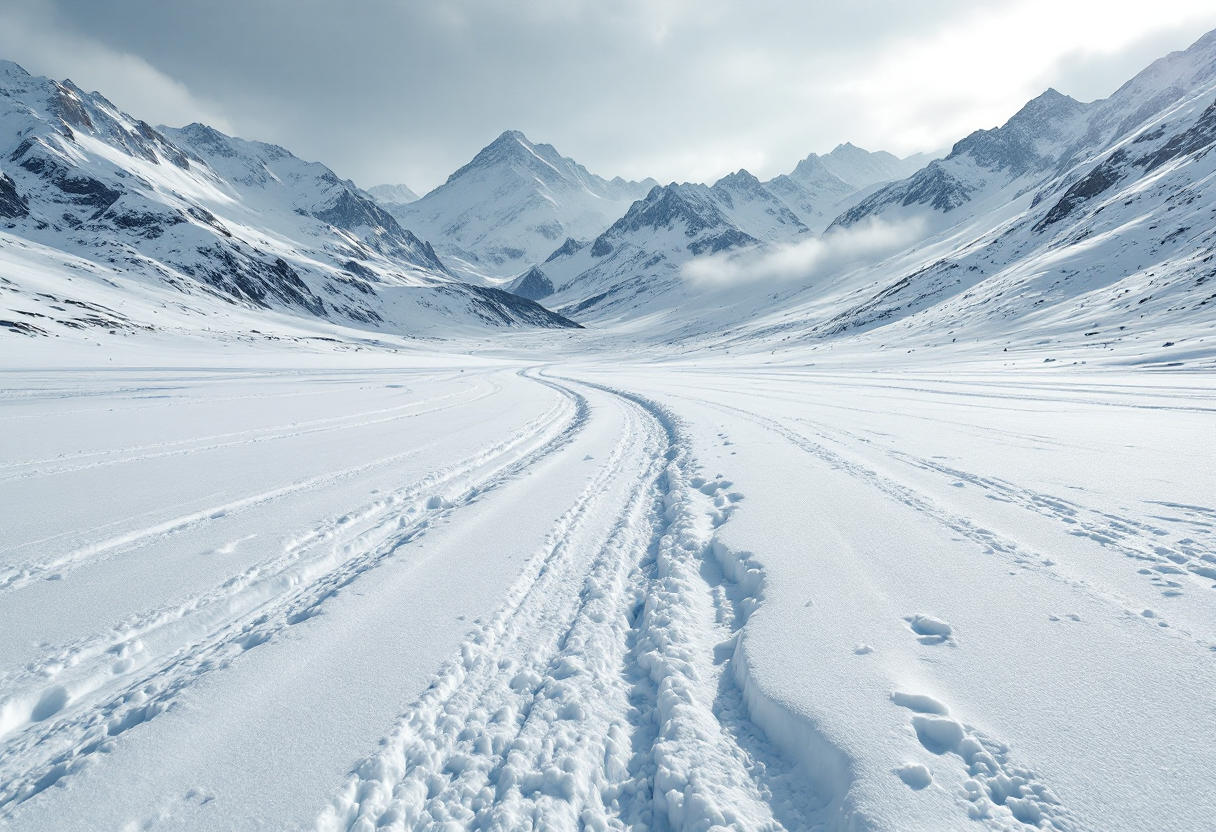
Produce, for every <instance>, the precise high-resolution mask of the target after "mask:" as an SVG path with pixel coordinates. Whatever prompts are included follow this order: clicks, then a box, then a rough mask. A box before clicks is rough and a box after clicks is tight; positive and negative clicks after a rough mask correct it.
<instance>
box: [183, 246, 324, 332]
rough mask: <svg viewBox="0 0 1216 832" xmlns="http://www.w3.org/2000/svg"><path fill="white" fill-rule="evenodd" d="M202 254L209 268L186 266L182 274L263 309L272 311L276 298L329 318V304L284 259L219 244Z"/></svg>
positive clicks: (206, 249) (199, 251)
mask: <svg viewBox="0 0 1216 832" xmlns="http://www.w3.org/2000/svg"><path fill="white" fill-rule="evenodd" d="M198 253H199V254H200V255H202V256H203V257H204V258H205V261H204V262H205V263H207V265H199V264H195V265H194V266H189V265H183V266H181V267H180V268H181V270H182V271H184V272H186V274H189V275H191V276H192V277H196V278H198V279H200V280H203V281H204V282H206V283H208V284H210V285H211V286H213V287H215V288H216V289H219V290H220V291H222V292H224V293H225V294H228V295H231V296H232V297H234V298H236V299H238V300H244V301H247V302H249V303H252V304H254V305H255V306H261V307H269V304H268V303H267V298H268V297H274V298H277V299H278V300H279V301H280V302H282V303H285V304H287V305H289V306H295V307H297V308H301V309H305V310H307V311H309V312H311V313H312V314H314V315H318V316H321V317H324V316H325V303H324V302H323V301H322V300H321V299H320V298H319V297H317V296H316V295H315V294H313V292H312V290H311V289H309V288H308V285H307V284H306V283H304V281H303V280H301V279H300V276H299V275H298V274H297V273H296V271H295V269H293V268H292V267H291V266H290V265H289V264H288V263H287V261H285V260H283V259H282V258H281V257H276V258H275V259H274V260H272V261H270V262H266V261H264V260H260V259H258V258H257V257H255V256H253V255H252V254H250V253H248V252H245V251H244V250H242V249H241V248H238V247H236V246H233V247H231V248H228V247H226V246H223V245H218V244H217V245H214V246H206V247H201V248H199V249H198Z"/></svg>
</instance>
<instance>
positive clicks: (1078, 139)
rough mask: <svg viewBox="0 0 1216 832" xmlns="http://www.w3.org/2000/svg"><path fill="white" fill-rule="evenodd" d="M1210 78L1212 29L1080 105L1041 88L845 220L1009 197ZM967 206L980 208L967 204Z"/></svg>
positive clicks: (1215, 41) (1214, 71)
mask: <svg viewBox="0 0 1216 832" xmlns="http://www.w3.org/2000/svg"><path fill="white" fill-rule="evenodd" d="M1214 78H1216V32H1211V33H1208V34H1207V35H1205V36H1204V37H1202V38H1200V39H1199V40H1198V41H1196V42H1195V43H1194V44H1192V45H1191V46H1190V47H1189V48H1188V49H1186V50H1185V51H1183V52H1175V53H1172V54H1170V55H1167V56H1166V57H1164V58H1161V59H1159V60H1157V61H1155V62H1154V63H1153V64H1152V65H1150V66H1149V67H1147V68H1146V69H1144V70H1143V71H1142V72H1140V73H1138V74H1137V75H1136V76H1135V77H1134V78H1132V79H1131V80H1130V81H1128V82H1127V83H1126V84H1124V85H1123V86H1122V87H1120V88H1119V89H1118V90H1116V91H1115V93H1114V94H1112V95H1111V96H1110V97H1109V98H1107V99H1104V100H1101V101H1095V102H1092V103H1089V104H1082V103H1081V102H1078V101H1076V100H1074V99H1072V98H1070V97H1068V96H1066V95H1062V94H1060V93H1058V92H1056V91H1055V90H1052V89H1049V90H1047V91H1046V92H1045V93H1043V94H1042V95H1040V96H1039V97H1038V98H1035V99H1034V100H1033V101H1031V102H1029V103H1028V104H1026V106H1025V107H1023V108H1022V109H1021V110H1020V111H1018V112H1017V113H1016V114H1015V115H1014V116H1013V117H1012V118H1010V119H1009V121H1008V122H1006V123H1005V124H1004V125H1003V126H1001V127H998V128H994V129H992V130H977V131H976V132H975V133H972V134H971V135H970V136H968V137H967V138H965V139H963V140H962V141H960V142H958V143H957V144H956V145H955V146H954V148H953V149H952V150H951V152H950V154H949V155H948V156H947V157H946V158H945V159H942V160H940V161H935V162H932V163H930V164H929V165H928V166H927V167H925V168H924V169H922V170H921V171H919V172H917V173H916V174H914V175H912V176H911V177H909V178H908V179H906V180H903V181H900V182H896V183H894V184H892V185H889V186H887V187H886V188H883V189H882V190H880V191H879V192H877V193H875V194H874V195H872V196H870V197H868V198H867V199H865V200H864V201H862V202H861V203H859V204H858V205H856V206H855V207H853V208H851V209H850V210H848V211H846V212H844V213H843V214H842V215H841V216H840V217H839V218H838V219H837V220H836V221H835V223H834V224H835V225H838V226H844V227H848V226H850V225H853V224H855V223H857V222H859V221H861V220H864V219H866V218H870V217H876V216H883V215H884V214H886V213H888V212H889V211H891V210H892V209H896V210H897V212H898V209H902V208H914V209H915V208H919V207H922V206H923V207H928V208H931V209H932V210H933V211H937V212H941V213H948V212H951V211H955V210H956V209H959V208H961V207H963V206H967V203H970V202H973V201H976V200H982V199H983V197H985V196H991V194H993V193H994V192H1001V193H1002V194H1006V195H1005V196H1003V199H1005V200H1007V201H1008V200H1011V199H1013V198H1014V197H1015V196H1016V195H1017V194H1019V193H1021V192H1024V191H1025V190H1026V189H1027V188H1031V187H1035V186H1036V185H1037V184H1039V183H1041V182H1043V181H1045V180H1046V179H1048V178H1050V177H1053V176H1057V175H1060V174H1062V173H1065V172H1066V171H1067V170H1068V169H1069V168H1071V167H1072V166H1073V165H1076V164H1084V163H1085V161H1086V160H1087V159H1089V158H1091V157H1092V156H1093V155H1094V154H1097V153H1101V152H1102V151H1103V150H1105V149H1107V148H1109V147H1110V146H1111V145H1112V144H1113V143H1114V142H1117V141H1118V140H1119V139H1120V138H1122V137H1124V136H1126V135H1127V134H1128V133H1129V132H1130V131H1132V130H1135V129H1137V128H1138V127H1140V126H1141V125H1142V124H1144V123H1145V122H1146V121H1148V120H1150V119H1151V118H1153V117H1155V116H1157V115H1158V114H1160V113H1161V112H1162V111H1163V110H1165V109H1166V108H1168V107H1170V106H1172V105H1174V104H1176V103H1177V102H1178V101H1179V100H1180V99H1182V98H1184V97H1186V96H1188V95H1190V94H1192V93H1193V92H1194V91H1195V90H1196V89H1197V88H1199V87H1202V86H1203V85H1205V84H1207V83H1208V82H1209V81H1211V80H1212V79H1214ZM964 210H965V211H967V212H978V211H980V210H982V207H977V206H967V207H966V208H965V209H964Z"/></svg>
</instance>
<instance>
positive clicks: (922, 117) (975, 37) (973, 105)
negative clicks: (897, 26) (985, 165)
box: [826, 0, 1216, 152]
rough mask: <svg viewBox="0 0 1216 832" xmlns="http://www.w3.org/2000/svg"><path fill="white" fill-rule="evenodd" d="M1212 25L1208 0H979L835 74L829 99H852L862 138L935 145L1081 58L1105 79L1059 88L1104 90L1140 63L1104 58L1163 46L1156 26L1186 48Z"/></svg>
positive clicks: (900, 147)
mask: <svg viewBox="0 0 1216 832" xmlns="http://www.w3.org/2000/svg"><path fill="white" fill-rule="evenodd" d="M1213 25H1216V9H1214V8H1213V6H1212V4H1211V2H1210V0H1154V3H1153V7H1152V12H1151V13H1150V14H1146V13H1145V7H1144V4H1143V3H1142V2H1126V0H1124V2H1119V1H1118V0H1115V2H1103V3H1094V2H1087V0H1019V1H1018V2H1013V3H1008V4H1004V5H1002V6H999V7H995V8H994V7H991V6H983V5H977V6H976V7H975V9H974V10H973V11H972V12H971V13H969V14H965V15H962V16H959V17H956V18H954V19H951V20H949V21H947V22H945V23H944V24H943V25H942V26H941V27H940V29H939V30H938V31H937V32H936V33H934V34H933V35H931V36H929V37H918V38H909V39H907V40H904V41H902V42H898V43H896V44H894V45H892V46H891V47H889V48H887V49H885V50H884V51H883V53H882V55H881V56H880V57H879V59H878V60H877V61H875V62H874V63H872V64H871V65H870V66H869V68H868V69H866V70H865V71H863V72H861V73H859V74H856V75H841V76H840V77H837V78H835V79H832V80H831V81H830V83H829V84H828V85H826V86H827V87H828V88H829V89H831V95H830V99H829V101H830V104H829V106H830V107H832V108H834V109H843V107H844V106H845V104H846V102H853V103H854V105H855V112H856V113H858V114H859V115H860V117H859V118H856V119H854V121H855V123H856V125H857V129H858V132H859V133H861V134H863V136H862V140H863V141H871V140H872V141H875V142H876V143H880V144H882V145H883V146H884V148H885V149H888V150H892V151H895V152H911V151H914V150H925V149H930V148H934V147H940V146H942V145H945V144H947V143H950V142H953V141H954V140H957V139H958V138H961V137H962V136H964V135H966V134H967V133H970V132H971V131H973V130H976V129H981V128H988V127H995V126H997V125H999V124H1001V123H1003V122H1004V121H1005V120H1006V119H1008V118H1009V116H1011V115H1012V114H1013V113H1014V112H1016V110H1017V109H1019V108H1020V107H1021V105H1022V104H1024V103H1025V102H1026V101H1028V100H1029V99H1031V98H1033V97H1035V96H1037V95H1038V94H1039V93H1041V92H1042V91H1043V90H1044V89H1045V88H1046V87H1047V86H1066V85H1065V84H1063V83H1061V82H1062V81H1065V80H1067V79H1068V78H1070V77H1075V75H1076V73H1075V67H1076V65H1077V64H1078V63H1088V64H1090V65H1091V66H1094V67H1095V68H1097V69H1106V70H1107V73H1108V74H1110V77H1108V78H1105V79H1103V78H1101V77H1091V78H1089V79H1088V81H1089V83H1088V84H1087V85H1086V89H1084V90H1075V91H1074V90H1069V89H1061V90H1060V91H1061V92H1064V93H1073V92H1075V93H1077V94H1079V95H1085V94H1086V93H1090V94H1092V93H1094V92H1095V91H1096V90H1102V91H1101V93H1099V94H1100V95H1108V94H1110V93H1111V92H1113V91H1114V90H1115V89H1116V88H1117V87H1118V86H1119V85H1120V84H1121V83H1122V82H1124V81H1126V80H1128V78H1130V77H1131V75H1132V74H1135V72H1136V71H1138V70H1139V69H1142V68H1143V65H1140V66H1135V67H1134V68H1132V67H1128V66H1126V62H1119V61H1104V60H1102V59H1103V58H1106V57H1110V56H1117V55H1119V54H1120V53H1124V52H1126V51H1128V50H1129V49H1132V48H1133V47H1135V46H1136V45H1137V44H1139V43H1141V42H1143V41H1145V40H1146V39H1151V40H1153V41H1154V43H1156V44H1158V48H1163V47H1165V45H1166V44H1165V43H1164V42H1162V40H1161V39H1157V38H1154V37H1153V36H1154V35H1157V34H1159V33H1167V34H1168V35H1170V36H1171V37H1172V39H1173V40H1174V41H1175V45H1174V48H1183V47H1185V46H1187V45H1189V44H1190V41H1192V40H1194V39H1195V38H1196V37H1198V35H1199V34H1201V33H1202V32H1203V31H1204V30H1206V29H1207V28H1210V27H1211V26H1213ZM1162 54H1163V53H1162ZM1154 57H1159V55H1155V56H1154ZM1146 63H1147V62H1146ZM1124 73H1126V74H1124ZM869 137H873V138H872V139H871V138H869Z"/></svg>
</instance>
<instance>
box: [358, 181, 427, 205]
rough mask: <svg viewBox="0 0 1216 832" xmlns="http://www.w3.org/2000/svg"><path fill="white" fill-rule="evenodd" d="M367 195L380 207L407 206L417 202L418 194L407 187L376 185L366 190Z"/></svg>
mask: <svg viewBox="0 0 1216 832" xmlns="http://www.w3.org/2000/svg"><path fill="white" fill-rule="evenodd" d="M367 193H368V195H369V196H370V197H371V198H372V199H374V200H376V202H378V203H380V204H381V205H385V206H388V205H409V204H410V203H411V202H417V201H418V194H416V193H414V192H413V191H412V190H410V188H409V186H408V185H376V186H375V187H372V188H368V189H367Z"/></svg>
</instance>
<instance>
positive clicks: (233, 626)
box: [0, 381, 588, 807]
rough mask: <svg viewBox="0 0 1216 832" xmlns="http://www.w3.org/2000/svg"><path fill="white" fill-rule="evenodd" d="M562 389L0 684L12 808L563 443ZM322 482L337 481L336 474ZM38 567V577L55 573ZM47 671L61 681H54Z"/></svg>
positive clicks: (4, 799) (5, 787)
mask: <svg viewBox="0 0 1216 832" xmlns="http://www.w3.org/2000/svg"><path fill="white" fill-rule="evenodd" d="M541 383H547V382H543V381H542V382H541ZM549 386H554V385H552V384H550V385H549ZM554 387H555V389H558V390H559V391H560V392H561V393H562V396H563V398H562V402H561V403H560V404H558V405H557V406H555V407H554V408H552V409H551V410H549V411H548V412H546V413H544V414H542V415H541V416H539V417H538V418H536V419H534V420H533V421H532V422H530V423H529V424H528V425H527V426H526V427H525V428H524V429H523V430H522V431H521V432H520V433H518V434H516V435H514V436H510V437H508V438H507V439H505V440H499V441H497V442H494V443H492V444H490V445H488V446H486V447H483V448H482V449H481V450H479V451H477V452H476V453H474V454H473V455H471V456H469V457H467V458H465V459H463V460H461V461H459V462H456V463H454V464H452V465H450V466H449V467H447V468H444V469H442V470H439V471H436V472H433V473H432V474H430V475H428V476H426V477H424V478H422V479H421V480H418V481H416V482H414V483H411V484H408V485H404V486H401V487H400V488H398V489H396V490H394V491H393V492H391V493H388V494H384V495H381V496H380V497H379V498H378V499H376V500H374V501H373V502H371V503H370V504H367V505H365V506H362V507H360V508H359V509H356V510H353V511H350V512H347V513H345V514H342V515H340V516H338V517H336V518H332V519H330V520H326V521H323V522H321V523H320V524H319V525H315V526H312V527H310V528H307V529H301V530H299V532H298V533H296V534H295V535H294V537H293V539H291V540H290V542H289V543H288V544H287V545H286V546H285V548H284V551H283V552H282V554H281V555H280V556H278V557H276V558H275V559H273V560H271V561H268V562H264V563H259V564H256V565H254V566H251V567H249V568H248V569H246V570H245V571H244V572H242V573H241V574H239V575H235V576H233V577H231V578H230V579H228V580H227V581H225V582H224V583H223V584H222V585H220V586H218V587H215V588H214V589H213V590H211V591H210V592H206V593H202V594H200V595H197V596H195V597H192V598H190V599H188V600H187V601H186V602H185V603H182V604H178V605H174V606H172V607H167V608H162V609H154V610H149V611H147V612H145V613H142V614H140V615H138V616H136V617H135V618H132V619H130V620H128V621H124V622H121V623H119V624H118V625H117V626H116V627H114V628H113V629H112V630H111V631H108V632H103V633H100V634H98V635H96V636H93V637H90V638H87V639H85V640H83V641H81V642H78V643H74V644H70V645H64V646H60V647H57V648H55V649H54V650H52V651H51V652H49V653H47V654H46V655H44V656H43V657H42V658H40V659H38V660H36V661H34V662H31V663H29V665H27V667H26V668H25V669H24V670H23V671H22V672H20V673H19V674H18V675H17V676H16V677H15V678H14V677H13V675H12V674H9V676H8V677H7V678H4V679H3V680H0V681H2V682H3V685H4V688H5V690H6V691H7V696H6V698H5V700H4V702H3V704H2V705H0V737H3V738H4V739H5V744H4V746H3V748H0V807H3V806H4V805H6V804H10V803H19V802H21V801H24V800H27V799H29V798H30V797H32V796H34V795H36V794H38V793H39V792H41V791H43V790H45V789H46V788H48V787H50V786H51V785H53V784H55V783H56V782H58V781H59V780H60V779H61V778H62V777H64V776H66V775H68V774H70V773H71V772H73V771H74V770H76V769H78V768H79V767H80V766H81V765H82V763H83V760H84V758H86V757H88V756H89V755H91V754H93V753H96V752H98V751H102V752H105V751H108V750H111V749H112V748H113V747H114V738H115V737H117V736H118V735H120V734H122V733H123V732H124V731H127V730H129V729H130V728H132V727H133V726H135V725H138V724H140V723H142V722H144V721H146V720H149V719H152V718H154V717H155V716H156V715H158V714H159V713H161V712H163V711H164V710H165V709H166V708H168V707H169V706H170V705H171V704H172V703H173V701H174V700H175V699H176V697H177V696H178V694H179V693H180V692H181V690H182V689H183V688H185V687H187V686H189V685H190V684H192V683H193V682H195V681H197V679H198V678H199V677H200V676H202V675H203V674H206V673H208V672H211V671H213V670H216V669H220V668H223V667H224V666H225V665H226V664H227V663H228V662H229V661H231V659H232V658H233V657H235V656H236V655H239V654H240V653H241V652H243V651H245V650H248V649H251V648H253V647H256V646H259V645H261V644H264V643H265V642H267V641H269V640H270V639H271V638H272V637H273V636H274V635H275V633H276V632H278V631H279V630H281V629H283V628H284V627H290V626H292V625H294V624H298V623H300V622H301V621H305V620H307V619H308V618H310V617H311V616H313V615H316V614H318V613H319V612H320V610H321V607H322V605H323V604H324V603H325V601H326V600H327V599H328V598H330V597H332V596H333V595H334V594H335V593H337V592H339V591H340V590H341V589H342V588H343V587H345V586H347V585H349V584H350V583H351V582H353V581H354V580H356V579H357V578H358V577H359V576H360V575H362V574H363V573H365V572H367V571H368V570H371V569H374V568H375V567H376V566H378V565H379V564H380V563H381V562H383V561H384V560H385V559H386V558H388V557H390V556H392V555H393V554H394V553H395V552H396V551H397V550H398V549H399V548H400V547H401V546H403V545H405V544H406V543H408V542H410V541H411V540H413V539H415V538H416V537H418V536H419V535H421V534H423V533H424V532H425V530H426V528H427V527H428V526H429V525H430V524H431V523H433V522H435V521H436V520H438V519H439V518H441V517H443V516H445V515H447V514H450V513H452V512H455V511H457V510H458V509H459V507H460V506H462V505H466V504H468V503H470V502H472V501H474V500H476V499H478V498H479V497H480V496H481V495H483V494H485V493H487V492H490V491H492V490H493V489H494V488H496V487H497V486H499V485H500V484H502V483H504V482H506V481H508V480H511V479H513V478H516V477H518V476H519V475H520V474H521V473H522V472H524V471H525V470H527V469H528V468H529V467H531V466H532V465H533V464H535V463H536V462H537V461H539V460H540V459H542V458H544V457H546V456H548V455H549V454H552V453H553V452H555V451H556V450H558V449H559V448H561V447H563V446H564V445H565V444H566V443H567V442H568V441H569V440H570V438H571V437H573V436H574V435H575V434H576V433H577V432H578V431H580V430H581V429H582V427H583V425H584V424H585V422H586V420H587V418H588V411H587V404H586V401H585V399H583V398H582V397H581V396H579V395H578V394H577V393H572V392H568V391H567V390H565V389H564V388H557V387H556V386H554ZM410 453H412V452H407V453H406V454H398V455H394V456H391V457H388V458H386V459H384V460H379V461H377V463H373V464H382V463H384V462H388V461H394V460H397V459H400V458H402V457H403V456H407V455H409V454H410ZM341 473H348V472H341ZM317 479H318V481H325V482H328V481H332V479H333V475H327V476H325V477H322V478H317ZM310 484H311V483H306V484H300V485H298V486H293V487H289V488H286V489H279V490H278V491H277V492H273V493H271V494H270V495H258V497H255V498H250V499H248V500H246V501H241V504H239V505H236V506H229V507H221V509H219V510H213V511H205V512H200V513H197V514H195V515H191V516H189V517H187V518H182V519H181V520H179V521H173V522H171V523H167V524H162V525H160V526H157V527H154V528H152V529H146V530H143V531H141V532H139V533H136V534H133V535H127V536H126V537H124V538H122V539H120V540H119V541H118V542H117V543H115V544H114V545H115V546H118V545H122V544H127V543H131V542H135V541H136V540H138V539H140V538H145V537H148V536H151V535H160V534H168V533H172V532H173V531H175V530H177V529H178V528H180V527H181V526H182V525H183V524H187V523H194V522H206V521H207V520H210V519H215V518H217V517H219V516H222V515H223V514H224V512H225V511H228V510H235V509H239V508H241V507H245V506H247V505H251V504H254V503H256V502H258V501H261V500H265V499H271V498H274V497H279V496H283V495H288V494H291V493H293V492H296V491H298V490H299V489H300V488H304V487H307V486H308V485H310ZM98 551H100V549H98ZM89 554H91V553H89ZM75 560H76V561H78V560H79V557H77V558H76V559H75ZM52 566H60V567H61V566H63V564H55V565H52ZM48 568H52V567H48ZM28 571H29V573H30V575H31V576H32V575H34V574H38V573H40V572H43V571H46V570H45V569H43V570H39V569H34V568H31V569H30V570H28ZM31 579H32V578H31ZM24 585H26V582H23V581H11V580H10V581H9V582H8V585H7V586H8V588H9V589H10V590H20V588H21V587H22V586H24ZM48 679H53V681H54V683H53V684H48Z"/></svg>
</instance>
